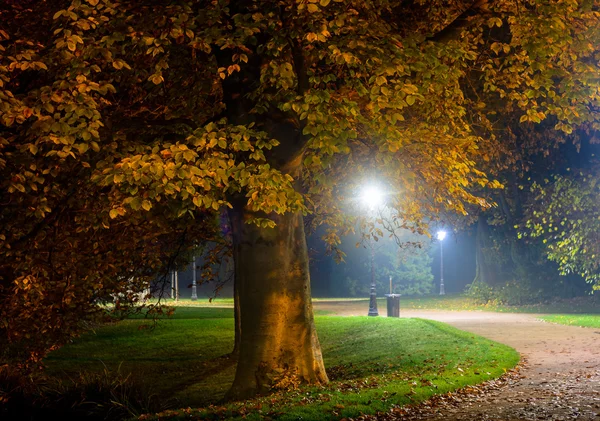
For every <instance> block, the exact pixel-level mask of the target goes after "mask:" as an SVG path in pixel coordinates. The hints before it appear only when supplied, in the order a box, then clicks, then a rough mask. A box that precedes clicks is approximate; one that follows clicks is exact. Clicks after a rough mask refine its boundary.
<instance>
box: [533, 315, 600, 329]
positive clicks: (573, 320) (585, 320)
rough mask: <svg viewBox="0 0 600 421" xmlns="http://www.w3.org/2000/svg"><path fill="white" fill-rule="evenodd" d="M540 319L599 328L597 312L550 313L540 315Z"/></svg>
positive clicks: (599, 322)
mask: <svg viewBox="0 0 600 421" xmlns="http://www.w3.org/2000/svg"><path fill="white" fill-rule="evenodd" d="M540 319H542V320H545V321H546V322H550V323H559V324H561V325H569V326H583V327H595V328H600V315H598V314H578V315H573V314H552V315H548V316H541V317H540Z"/></svg>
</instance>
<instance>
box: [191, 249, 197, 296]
mask: <svg viewBox="0 0 600 421" xmlns="http://www.w3.org/2000/svg"><path fill="white" fill-rule="evenodd" d="M197 299H198V294H197V291H196V256H193V257H192V301H196V300H197Z"/></svg>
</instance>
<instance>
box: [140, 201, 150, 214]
mask: <svg viewBox="0 0 600 421" xmlns="http://www.w3.org/2000/svg"><path fill="white" fill-rule="evenodd" d="M142 208H143V209H144V210H147V211H149V210H150V209H152V203H150V201H149V200H144V201H143V202H142Z"/></svg>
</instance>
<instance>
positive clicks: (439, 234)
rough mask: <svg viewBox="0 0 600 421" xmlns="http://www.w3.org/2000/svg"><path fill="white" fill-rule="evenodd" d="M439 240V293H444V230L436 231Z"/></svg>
mask: <svg viewBox="0 0 600 421" xmlns="http://www.w3.org/2000/svg"><path fill="white" fill-rule="evenodd" d="M436 237H437V239H438V241H439V242H440V295H446V291H445V289H444V247H443V245H444V238H446V231H438V232H437V235H436Z"/></svg>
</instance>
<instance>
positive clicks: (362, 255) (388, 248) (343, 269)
mask: <svg viewBox="0 0 600 421" xmlns="http://www.w3.org/2000/svg"><path fill="white" fill-rule="evenodd" d="M383 233H384V235H383V237H381V238H378V240H377V241H373V240H369V239H368V238H367V239H366V240H365V241H362V242H361V241H360V238H359V237H358V236H352V237H345V238H344V239H342V244H340V249H341V250H343V251H344V253H345V254H346V257H345V259H344V262H341V263H339V264H337V265H334V266H333V267H332V268H331V273H330V275H329V276H331V277H332V278H334V279H333V282H334V283H335V285H336V288H335V290H336V291H337V292H338V294H342V295H345V296H367V295H368V294H369V288H370V284H371V250H370V248H371V247H373V251H374V267H375V282H376V289H377V295H378V296H383V294H387V293H389V292H390V283H389V278H390V276H391V277H392V284H393V292H394V293H400V294H404V295H422V294H427V293H430V292H431V291H432V289H433V273H432V269H431V263H432V260H433V259H432V258H431V256H430V255H429V252H430V243H431V241H430V239H429V237H427V236H418V235H415V234H413V233H412V232H410V231H408V230H405V232H403V233H402V232H399V231H397V232H396V235H397V238H390V236H389V235H386V233H385V232H383ZM397 240H398V241H400V244H398V243H397V242H396V241H397Z"/></svg>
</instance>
